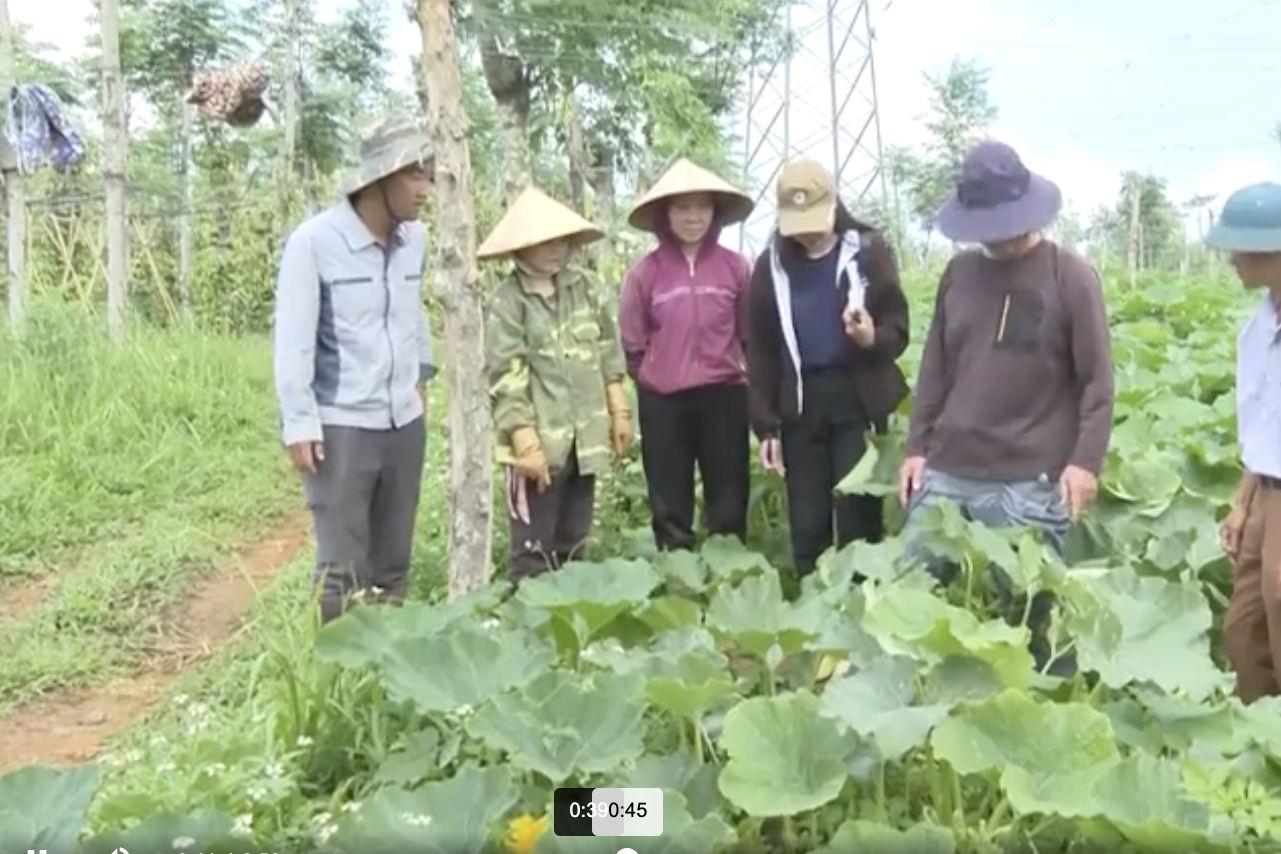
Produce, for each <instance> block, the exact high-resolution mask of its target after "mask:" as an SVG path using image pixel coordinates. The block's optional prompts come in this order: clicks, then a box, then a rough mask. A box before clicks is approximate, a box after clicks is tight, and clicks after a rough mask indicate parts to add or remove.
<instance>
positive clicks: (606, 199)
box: [590, 141, 618, 229]
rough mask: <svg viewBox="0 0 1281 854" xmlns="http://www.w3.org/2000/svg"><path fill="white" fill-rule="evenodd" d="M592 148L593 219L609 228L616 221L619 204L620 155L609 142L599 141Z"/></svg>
mask: <svg viewBox="0 0 1281 854" xmlns="http://www.w3.org/2000/svg"><path fill="white" fill-rule="evenodd" d="M591 150H592V167H591V173H590V179H591V180H590V183H591V185H592V197H593V198H594V199H595V204H594V205H593V211H594V212H595V216H594V217H593V219H595V221H596V222H597V223H599V224H600V225H602V226H604V227H605V228H607V229H608V228H609V227H610V226H611V225H612V224H613V222H614V215H615V213H616V208H617V206H618V198H617V192H616V190H615V186H614V185H615V182H616V181H617V178H618V175H617V165H616V164H617V162H618V157H617V155H616V154H615V153H614V149H613V147H611V146H610V145H608V144H607V143H603V142H599V141H597V142H596V143H595V144H593V145H592V146H591Z"/></svg>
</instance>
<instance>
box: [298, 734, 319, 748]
mask: <svg viewBox="0 0 1281 854" xmlns="http://www.w3.org/2000/svg"><path fill="white" fill-rule="evenodd" d="M313 744H315V742H314V741H312V740H311V736H309V735H300V736H298V746H299V747H311V746H312V745H313Z"/></svg>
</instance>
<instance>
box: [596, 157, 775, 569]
mask: <svg viewBox="0 0 1281 854" xmlns="http://www.w3.org/2000/svg"><path fill="white" fill-rule="evenodd" d="M752 207H753V202H752V199H751V197H750V196H748V195H746V194H744V193H743V192H741V191H740V190H738V189H736V188H735V187H733V186H732V185H730V184H729V183H727V182H725V181H724V180H722V179H720V178H718V177H717V176H716V175H714V174H712V173H711V172H708V171H707V170H705V169H702V168H700V167H698V166H696V165H694V164H693V163H691V162H690V161H688V160H679V161H677V162H676V164H675V165H673V166H672V167H671V168H670V169H668V170H667V172H665V173H664V174H663V176H662V177H661V178H659V179H658V182H657V183H656V184H654V186H653V187H651V188H650V190H649V192H648V193H646V194H645V195H644V196H643V197H641V199H640V201H638V202H637V203H636V205H635V207H633V208H632V211H631V214H630V216H629V217H628V222H629V223H631V225H632V226H633V227H634V228H638V229H641V230H643V231H648V232H651V233H652V234H654V235H655V236H656V237H657V238H658V246H657V247H656V248H655V249H654V250H653V251H651V252H650V253H649V254H648V255H646V256H645V257H644V258H642V259H641V260H640V261H639V262H637V263H636V264H635V265H634V266H633V267H632V268H631V269H630V270H628V271H627V275H626V277H625V279H624V280H623V293H622V304H621V306H620V307H619V318H618V323H619V331H620V334H621V337H622V342H623V352H624V353H625V354H626V356H627V369H628V373H629V374H631V377H632V379H633V380H635V381H636V390H637V398H638V404H639V421H640V424H639V426H640V434H641V455H642V460H643V462H644V466H645V480H646V482H647V484H648V487H649V508H650V516H651V518H652V527H653V530H654V540H655V543H656V544H657V545H658V547H659V548H660V549H664V550H667V549H683V548H684V549H688V548H692V547H693V546H694V469H695V467H697V469H698V473H699V476H700V477H701V478H702V482H703V521H704V524H705V526H706V528H707V532H708V533H709V534H730V535H733V536H736V537H738V538H739V539H740V540H744V541H746V539H747V500H748V493H749V491H750V480H751V475H750V470H749V457H750V455H751V447H750V444H749V441H750V440H749V438H748V437H749V429H750V427H749V414H748V400H747V377H746V369H745V366H744V335H745V333H746V328H747V325H746V311H747V305H746V293H747V283H748V279H749V278H750V275H751V266H750V264H749V263H748V261H747V259H746V258H744V257H743V256H742V255H739V254H738V253H737V252H734V251H733V250H731V249H727V248H725V247H724V246H721V245H720V244H719V243H718V242H717V240H718V239H719V237H720V233H721V229H722V228H723V227H724V226H726V225H732V224H734V223H737V222H742V221H743V220H744V219H746V218H747V216H748V214H750V213H751V211H752Z"/></svg>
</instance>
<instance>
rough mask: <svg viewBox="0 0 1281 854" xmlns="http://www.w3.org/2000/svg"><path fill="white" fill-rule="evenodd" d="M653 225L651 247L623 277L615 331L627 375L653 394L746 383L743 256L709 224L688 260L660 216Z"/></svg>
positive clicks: (746, 271) (716, 225) (715, 224)
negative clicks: (654, 238) (655, 242)
mask: <svg viewBox="0 0 1281 854" xmlns="http://www.w3.org/2000/svg"><path fill="white" fill-rule="evenodd" d="M654 222H655V224H656V226H657V228H656V230H657V232H658V247H657V248H655V249H654V250H653V251H652V252H650V253H649V254H648V255H646V256H645V257H644V258H642V259H641V260H640V261H638V262H637V263H636V264H635V265H633V266H632V268H631V269H629V270H628V271H627V274H626V276H625V277H624V279H623V293H622V299H621V303H620V305H619V309H618V328H619V335H620V337H621V338H622V343H623V353H624V355H625V356H626V357H627V371H628V373H629V374H630V375H631V376H632V379H634V380H635V381H636V383H637V384H638V385H641V386H644V387H645V388H646V389H648V390H650V391H653V392H657V393H658V394H673V393H675V392H678V391H685V390H686V389H692V388H701V387H703V386H711V385H727V384H741V383H743V382H745V381H746V367H745V365H744V353H743V340H744V336H745V333H746V324H745V318H744V315H745V311H746V294H747V281H748V276H749V274H750V270H749V267H748V263H747V259H746V258H744V257H743V256H742V255H739V254H738V253H737V252H735V251H733V250H732V249H727V248H726V247H724V246H721V245H720V244H719V243H717V240H718V239H719V237H720V233H721V226H720V223H719V222H713V223H712V227H711V229H709V231H708V232H707V236H706V237H704V238H703V244H702V246H701V247H700V248H699V250H698V254H697V256H696V257H695V260H694V262H693V263H690V262H689V261H687V260H686V258H685V255H684V253H683V252H682V251H681V247H680V244H679V243H678V242H677V240H676V238H675V237H674V236H673V235H672V233H671V231H670V230H669V229H668V227H667V215H666V212H665V211H657V212H656V213H655V216H654Z"/></svg>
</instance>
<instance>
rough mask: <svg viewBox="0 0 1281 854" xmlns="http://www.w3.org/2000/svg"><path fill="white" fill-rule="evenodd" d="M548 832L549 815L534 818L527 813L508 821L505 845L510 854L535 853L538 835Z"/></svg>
mask: <svg viewBox="0 0 1281 854" xmlns="http://www.w3.org/2000/svg"><path fill="white" fill-rule="evenodd" d="M546 832H547V816H542V817H540V818H534V817H533V816H532V815H529V814H528V813H525V814H524V815H518V816H516V817H515V818H513V819H512V820H511V821H509V822H508V823H507V838H506V839H504V840H503V847H504V848H506V849H507V851H508V852H510V854H533V851H534V845H535V844H536V843H537V842H538V837H540V836H542V835H543V834H544V833H546Z"/></svg>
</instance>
